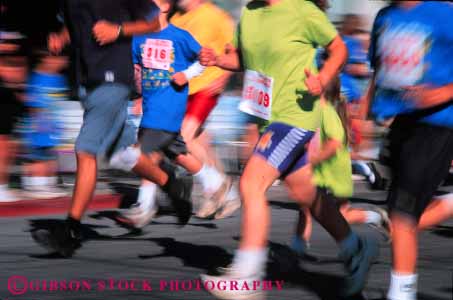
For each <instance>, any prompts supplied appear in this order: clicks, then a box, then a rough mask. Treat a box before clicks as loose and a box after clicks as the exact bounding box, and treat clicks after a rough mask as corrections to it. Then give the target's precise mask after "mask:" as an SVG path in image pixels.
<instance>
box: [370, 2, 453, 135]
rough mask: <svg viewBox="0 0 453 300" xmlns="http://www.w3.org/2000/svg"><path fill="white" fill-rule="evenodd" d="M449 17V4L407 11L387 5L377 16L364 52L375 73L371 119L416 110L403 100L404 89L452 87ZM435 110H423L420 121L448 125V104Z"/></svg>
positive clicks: (452, 121) (451, 121)
mask: <svg viewBox="0 0 453 300" xmlns="http://www.w3.org/2000/svg"><path fill="white" fill-rule="evenodd" d="M452 16H453V6H452V5H451V4H449V3H443V2H439V1H432V2H422V3H420V4H418V5H416V6H415V7H412V8H403V7H399V6H397V5H392V6H389V7H387V8H384V9H383V10H381V11H380V12H379V13H378V15H377V17H376V20H375V22H374V26H373V31H372V38H371V45H370V51H369V56H370V62H371V66H372V67H373V68H374V69H375V73H376V92H375V96H374V100H373V105H372V112H373V114H374V115H375V116H376V118H377V119H387V118H390V117H393V116H395V115H398V114H407V113H412V112H414V111H416V110H417V109H416V108H415V106H414V102H412V101H411V100H410V99H405V98H404V97H403V96H404V87H406V86H414V85H421V84H427V85H431V86H433V87H439V86H442V85H446V84H450V83H453V58H452V53H453V30H452V28H453V18H452ZM441 108H442V109H441ZM441 108H440V109H437V110H435V111H436V112H435V113H432V114H429V112H430V111H432V110H429V111H428V110H426V112H428V113H427V115H428V116H427V117H423V118H420V121H421V122H426V123H430V124H434V125H441V126H449V127H451V126H452V125H453V111H452V109H453V108H452V106H451V105H447V106H446V107H445V106H442V107H441ZM421 113H422V112H421V111H419V110H417V114H418V115H421Z"/></svg>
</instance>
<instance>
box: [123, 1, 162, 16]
mask: <svg viewBox="0 0 453 300" xmlns="http://www.w3.org/2000/svg"><path fill="white" fill-rule="evenodd" d="M125 3H126V5H127V9H128V10H129V13H130V15H131V16H132V19H133V20H146V21H151V20H153V19H154V18H156V17H157V16H158V15H159V12H160V10H159V8H158V7H157V5H156V4H155V3H154V2H153V1H149V0H126V2H125Z"/></svg>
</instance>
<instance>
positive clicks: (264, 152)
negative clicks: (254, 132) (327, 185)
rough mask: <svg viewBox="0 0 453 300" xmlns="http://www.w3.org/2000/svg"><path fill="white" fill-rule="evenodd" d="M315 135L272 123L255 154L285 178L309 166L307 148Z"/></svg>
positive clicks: (259, 142) (303, 130) (263, 135)
mask: <svg viewBox="0 0 453 300" xmlns="http://www.w3.org/2000/svg"><path fill="white" fill-rule="evenodd" d="M314 134H315V133H314V132H313V131H309V130H305V129H302V128H297V127H293V126H290V125H286V124H283V123H272V124H270V125H269V126H268V127H267V129H266V130H265V131H264V133H263V134H262V135H261V138H260V140H259V141H258V143H257V144H256V147H255V150H254V154H258V155H260V156H261V157H263V158H264V159H265V160H266V161H267V162H268V163H269V164H270V165H271V166H272V167H274V168H275V169H277V170H278V171H279V172H280V175H281V177H282V178H285V177H286V176H288V175H289V174H291V173H293V172H295V171H297V170H299V169H300V168H302V167H303V166H305V165H306V164H307V155H306V154H307V151H306V147H307V145H308V143H309V142H310V140H311V138H312V137H313V136H314Z"/></svg>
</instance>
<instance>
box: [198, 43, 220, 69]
mask: <svg viewBox="0 0 453 300" xmlns="http://www.w3.org/2000/svg"><path fill="white" fill-rule="evenodd" d="M199 60H200V64H201V65H202V66H205V67H212V66H215V65H216V64H217V55H216V54H215V52H214V50H213V49H211V48H205V47H203V48H202V49H201V51H200V54H199Z"/></svg>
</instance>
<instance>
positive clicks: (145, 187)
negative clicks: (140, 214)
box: [137, 182, 157, 209]
mask: <svg viewBox="0 0 453 300" xmlns="http://www.w3.org/2000/svg"><path fill="white" fill-rule="evenodd" d="M156 193H157V185H156V184H155V183H152V182H148V183H145V184H142V185H141V186H140V188H139V190H138V198H137V202H138V203H139V204H140V207H141V208H142V209H148V208H150V207H153V206H154V205H155V203H156Z"/></svg>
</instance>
